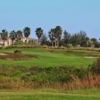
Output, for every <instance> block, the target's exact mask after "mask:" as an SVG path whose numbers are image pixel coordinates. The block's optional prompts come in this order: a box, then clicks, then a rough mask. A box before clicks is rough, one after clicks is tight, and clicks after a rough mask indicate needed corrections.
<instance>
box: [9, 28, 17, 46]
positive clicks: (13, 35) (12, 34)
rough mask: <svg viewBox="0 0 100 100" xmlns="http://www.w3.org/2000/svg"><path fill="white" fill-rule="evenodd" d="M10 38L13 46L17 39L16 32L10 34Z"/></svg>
mask: <svg viewBox="0 0 100 100" xmlns="http://www.w3.org/2000/svg"><path fill="white" fill-rule="evenodd" d="M10 38H11V40H12V44H13V41H14V40H15V38H16V32H15V31H14V30H13V31H11V32H10Z"/></svg>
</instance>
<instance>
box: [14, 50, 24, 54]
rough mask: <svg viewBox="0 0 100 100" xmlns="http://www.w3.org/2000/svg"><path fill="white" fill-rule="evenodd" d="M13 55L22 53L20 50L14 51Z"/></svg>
mask: <svg viewBox="0 0 100 100" xmlns="http://www.w3.org/2000/svg"><path fill="white" fill-rule="evenodd" d="M14 53H22V52H21V50H15V51H14Z"/></svg>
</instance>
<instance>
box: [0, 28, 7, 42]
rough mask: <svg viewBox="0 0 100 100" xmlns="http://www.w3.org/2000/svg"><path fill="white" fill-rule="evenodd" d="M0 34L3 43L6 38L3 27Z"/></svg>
mask: <svg viewBox="0 0 100 100" xmlns="http://www.w3.org/2000/svg"><path fill="white" fill-rule="evenodd" d="M0 36H1V38H2V40H3V44H5V41H6V40H7V38H8V32H7V31H6V30H5V29H3V30H2V32H1V33H0Z"/></svg>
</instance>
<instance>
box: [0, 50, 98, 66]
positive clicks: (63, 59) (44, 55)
mask: <svg viewBox="0 0 100 100" xmlns="http://www.w3.org/2000/svg"><path fill="white" fill-rule="evenodd" d="M16 49H17V48H14V49H0V53H2V52H3V53H13V52H14V50H16ZM20 50H21V51H22V53H23V54H25V55H36V56H37V57H38V59H32V60H18V59H17V60H11V61H10V60H2V59H0V65H3V66H14V65H16V66H28V67H29V66H39V67H50V66H77V67H87V66H88V65H89V64H92V63H93V62H94V61H95V58H92V59H88V58H84V56H88V54H89V53H88V52H87V51H81V50H79V51H75V50H57V49H56V50H50V49H43V48H20ZM90 54H91V55H92V54H95V56H96V55H98V54H99V52H95V51H91V53H90ZM90 54H89V55H90Z"/></svg>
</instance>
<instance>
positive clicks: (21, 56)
mask: <svg viewBox="0 0 100 100" xmlns="http://www.w3.org/2000/svg"><path fill="white" fill-rule="evenodd" d="M0 59H3V60H4V59H5V60H28V59H37V56H25V55H24V54H22V53H13V54H4V55H0Z"/></svg>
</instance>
